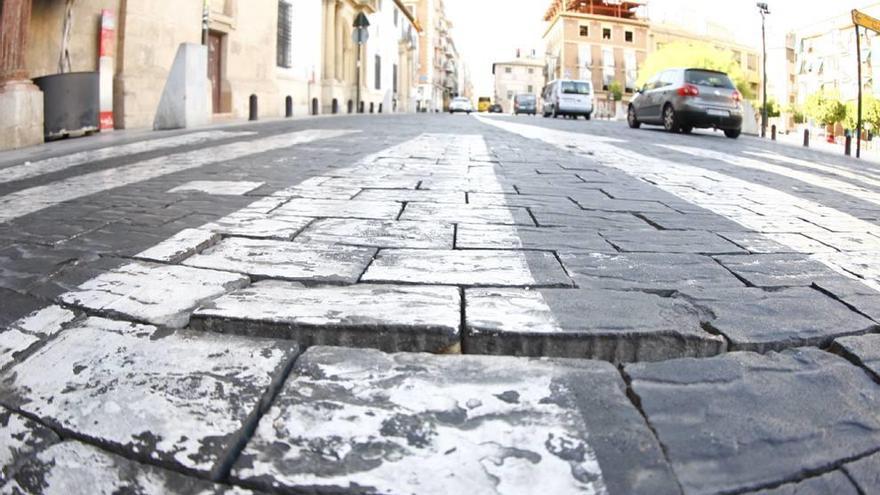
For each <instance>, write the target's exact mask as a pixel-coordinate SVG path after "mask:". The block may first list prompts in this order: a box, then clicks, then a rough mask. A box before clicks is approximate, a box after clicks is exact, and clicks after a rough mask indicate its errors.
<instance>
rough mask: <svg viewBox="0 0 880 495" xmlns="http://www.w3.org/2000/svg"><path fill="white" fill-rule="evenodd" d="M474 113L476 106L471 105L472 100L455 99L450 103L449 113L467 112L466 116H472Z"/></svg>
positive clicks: (460, 97)
mask: <svg viewBox="0 0 880 495" xmlns="http://www.w3.org/2000/svg"><path fill="white" fill-rule="evenodd" d="M473 111H474V105H473V104H472V103H471V100H469V99H467V98H464V97H462V96H459V97H457V98H453V99H452V102H451V103H449V113H455V112H465V113H466V114H468V115H470V113H471V112H473Z"/></svg>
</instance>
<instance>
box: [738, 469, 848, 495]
mask: <svg viewBox="0 0 880 495" xmlns="http://www.w3.org/2000/svg"><path fill="white" fill-rule="evenodd" d="M749 494H754V495H758V494H760V495H829V494H834V495H860V493H859V491H858V489H857V488H856V486H855V485H853V483H852V481H850V479H849V478H847V476H846V475H845V474H844V473H843V472H841V471H831V472H830V473H826V474H823V475H821V476H816V477H813V478H807V479H805V480H803V481H796V482H792V483H786V484H784V485H781V486H779V487H777V488H771V489H768V490H759V491H757V492H749Z"/></svg>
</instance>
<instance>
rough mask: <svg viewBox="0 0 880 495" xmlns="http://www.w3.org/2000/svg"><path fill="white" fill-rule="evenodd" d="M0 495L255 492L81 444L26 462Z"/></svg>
mask: <svg viewBox="0 0 880 495" xmlns="http://www.w3.org/2000/svg"><path fill="white" fill-rule="evenodd" d="M0 493H15V494H19V493H27V494H31V493H32V494H45V495H78V494H82V495H86V494H89V495H91V494H96V493H105V494H111V493H113V494H117V493H118V494H121V493H137V494H140V495H165V494H181V495H182V494H190V495H219V494H229V495H234V494H241V495H244V494H247V493H253V492H251V491H249V490H245V489H242V488H238V487H230V486H224V485H218V484H214V483H209V482H207V481H203V480H200V479H198V478H191V477H189V476H184V475H182V474H179V473H176V472H174V471H169V470H166V469H162V468H158V467H154V466H150V465H146V464H138V463H136V462H132V461H130V460H128V459H125V458H124V457H120V456H118V455H114V454H110V453H108V452H105V451H103V450H100V449H98V448H95V447H92V446H91V445H86V444H83V443H79V442H73V441H67V442H62V443H58V444H56V445H53V446H51V447H49V448H47V449H45V450H43V451H41V452H39V453H37V454H36V455H35V456H33V457H31V458H29V459H27V461H26V462H24V463H23V464H22V465H21V467H20V468H19V470H18V472H17V473H16V475H15V476H14V477H13V478H12V479H11V480H10V482H9V484H8V485H6V486H4V487H2V488H0Z"/></svg>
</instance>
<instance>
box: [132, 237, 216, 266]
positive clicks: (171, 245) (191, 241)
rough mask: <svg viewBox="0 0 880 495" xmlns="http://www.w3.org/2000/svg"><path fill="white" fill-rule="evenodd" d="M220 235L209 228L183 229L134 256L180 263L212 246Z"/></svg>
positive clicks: (148, 259)
mask: <svg viewBox="0 0 880 495" xmlns="http://www.w3.org/2000/svg"><path fill="white" fill-rule="evenodd" d="M219 240H220V236H219V235H217V234H215V233H214V232H211V231H209V230H202V229H184V230H181V231H180V232H178V233H177V234H175V235H174V236H173V237H171V238H170V239H167V240H165V241H162V242H161V243H159V244H157V245H155V246H153V247H151V248H150V249H147V250H146V251H141V252H140V253H138V254H137V255H136V256H135V258H140V259H143V260H147V261H158V262H162V263H180V262H181V261H183V260H184V259H186V258H189V257H190V256H192V255H194V254H196V253H198V252H199V251H201V250H203V249H205V248H207V247H210V246H213V245H214V244H216V243H217V242H218V241H219Z"/></svg>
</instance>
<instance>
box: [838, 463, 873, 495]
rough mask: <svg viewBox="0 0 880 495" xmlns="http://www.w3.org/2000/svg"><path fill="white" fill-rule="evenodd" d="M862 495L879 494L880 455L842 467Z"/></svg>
mask: <svg viewBox="0 0 880 495" xmlns="http://www.w3.org/2000/svg"><path fill="white" fill-rule="evenodd" d="M843 470H844V471H846V474H848V475H849V477H850V479H852V480H853V482H854V483H855V484H856V486H858V487H859V488H860V489H861V490H862V493H865V494H867V493H880V453H878V454H873V455H870V456H868V457H864V458H862V459H859V460H858V461H854V462H850V463H848V464H844V465H843Z"/></svg>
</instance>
